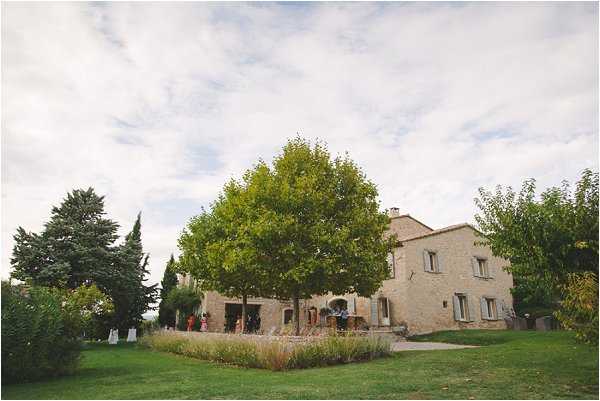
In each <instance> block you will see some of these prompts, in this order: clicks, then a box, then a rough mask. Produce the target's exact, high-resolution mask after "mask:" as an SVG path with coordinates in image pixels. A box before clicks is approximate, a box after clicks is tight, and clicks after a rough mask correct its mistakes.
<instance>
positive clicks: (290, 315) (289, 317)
mask: <svg viewBox="0 0 600 401" xmlns="http://www.w3.org/2000/svg"><path fill="white" fill-rule="evenodd" d="M293 320H294V310H293V309H285V310H284V311H283V324H288V323H291V322H292V321H293Z"/></svg>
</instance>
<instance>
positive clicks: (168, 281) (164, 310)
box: [158, 254, 177, 327]
mask: <svg viewBox="0 0 600 401" xmlns="http://www.w3.org/2000/svg"><path fill="white" fill-rule="evenodd" d="M176 287H177V274H176V273H175V258H174V257H173V254H171V258H170V259H169V261H168V262H167V266H166V268H165V273H164V274H163V278H162V280H161V282H160V304H159V305H158V321H159V322H160V325H161V326H169V327H174V326H175V311H174V310H173V309H172V308H169V307H168V306H167V304H166V301H165V300H166V298H167V294H168V293H169V292H171V290H172V289H173V288H176Z"/></svg>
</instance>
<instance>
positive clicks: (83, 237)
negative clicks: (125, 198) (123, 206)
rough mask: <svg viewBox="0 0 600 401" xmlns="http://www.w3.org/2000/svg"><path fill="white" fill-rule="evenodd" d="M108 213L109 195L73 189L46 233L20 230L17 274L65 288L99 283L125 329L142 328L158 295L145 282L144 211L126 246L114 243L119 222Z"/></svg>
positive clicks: (15, 261) (14, 260)
mask: <svg viewBox="0 0 600 401" xmlns="http://www.w3.org/2000/svg"><path fill="white" fill-rule="evenodd" d="M104 215H105V212H104V197H102V196H98V195H96V193H95V192H94V189H93V188H88V189H87V190H83V189H76V190H73V191H72V192H70V193H68V194H67V196H66V198H65V199H64V200H63V201H62V203H61V204H60V205H59V206H55V207H53V208H52V214H51V216H50V220H49V221H48V223H46V224H45V226H44V230H43V231H42V232H41V233H40V234H36V233H28V232H26V231H25V230H24V229H23V228H21V227H19V228H18V229H17V233H16V234H15V236H14V238H15V246H14V248H13V257H12V259H11V265H12V266H13V268H14V270H13V272H12V276H13V277H15V278H17V279H20V280H23V281H25V282H27V283H30V284H33V285H38V286H48V287H56V288H63V289H65V288H69V289H75V288H78V287H80V286H81V285H82V284H89V283H94V284H95V285H97V286H98V288H99V289H100V290H101V291H102V292H103V293H105V294H108V295H109V296H110V297H111V299H112V301H113V303H114V305H115V312H116V314H115V319H116V320H115V321H116V322H119V324H122V325H124V326H123V328H129V327H131V325H136V326H137V325H138V323H139V322H140V321H141V320H142V314H143V313H144V312H146V311H147V310H148V305H149V304H150V303H153V302H155V299H156V286H145V285H144V281H145V280H146V278H145V277H146V276H147V274H148V271H147V269H146V267H147V263H148V255H144V253H143V250H142V241H141V215H139V214H138V216H137V219H136V222H135V224H134V226H133V228H132V230H131V232H130V233H129V234H128V235H127V236H126V237H125V240H124V243H123V244H121V245H115V244H114V243H115V241H116V239H117V238H118V236H117V234H116V233H117V229H118V224H117V223H115V222H113V221H112V220H109V219H107V218H105V216H104ZM112 323H114V322H112Z"/></svg>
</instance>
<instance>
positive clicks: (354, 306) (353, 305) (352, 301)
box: [348, 298, 356, 315]
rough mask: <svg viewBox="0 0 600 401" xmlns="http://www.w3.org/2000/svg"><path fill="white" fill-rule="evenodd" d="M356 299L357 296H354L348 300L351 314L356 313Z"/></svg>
mask: <svg viewBox="0 0 600 401" xmlns="http://www.w3.org/2000/svg"><path fill="white" fill-rule="evenodd" d="M355 300H356V298H352V299H350V301H348V313H349V314H351V315H354V314H356V305H355V303H354V301H355Z"/></svg>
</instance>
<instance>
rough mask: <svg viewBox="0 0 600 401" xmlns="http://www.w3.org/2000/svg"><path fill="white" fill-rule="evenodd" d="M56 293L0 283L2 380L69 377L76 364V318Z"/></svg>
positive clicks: (61, 295) (77, 328)
mask: <svg viewBox="0 0 600 401" xmlns="http://www.w3.org/2000/svg"><path fill="white" fill-rule="evenodd" d="M63 302H64V297H63V294H61V293H60V292H59V291H57V290H52V289H48V288H42V287H38V288H36V287H33V288H30V289H26V288H25V287H23V286H12V285H10V284H9V283H5V282H3V283H2V380H3V381H5V382H6V383H10V382H18V381H32V380H37V379H40V378H43V377H49V376H59V375H63V374H67V373H71V372H72V371H73V370H74V369H75V368H76V367H77V363H78V361H79V352H80V341H79V340H78V334H79V330H80V328H81V326H80V325H78V323H77V322H78V318H77V317H74V316H71V315H69V314H68V311H67V310H66V309H64V308H63Z"/></svg>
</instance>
